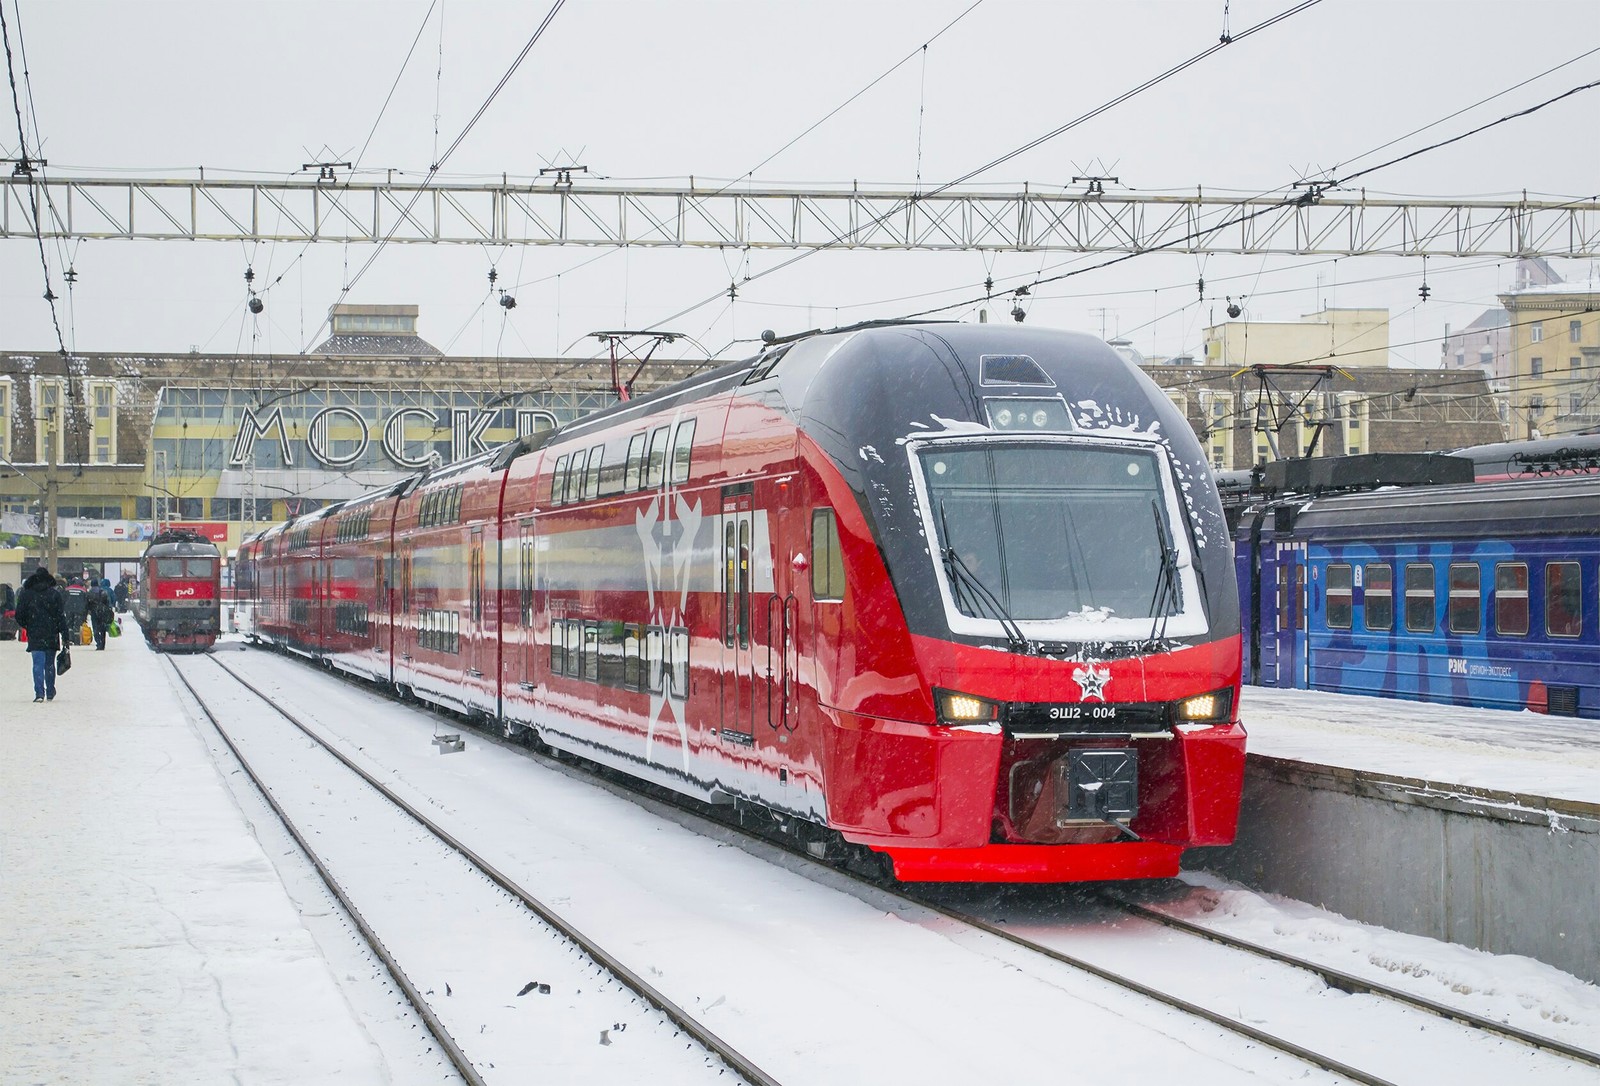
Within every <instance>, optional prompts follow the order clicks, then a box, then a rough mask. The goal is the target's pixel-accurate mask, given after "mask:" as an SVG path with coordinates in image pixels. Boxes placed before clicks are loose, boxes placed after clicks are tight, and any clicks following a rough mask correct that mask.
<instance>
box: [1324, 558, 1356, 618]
mask: <svg viewBox="0 0 1600 1086" xmlns="http://www.w3.org/2000/svg"><path fill="white" fill-rule="evenodd" d="M1354 615H1355V567H1354V566H1350V565H1346V564H1345V563H1343V562H1336V563H1334V564H1332V565H1330V566H1329V567H1328V629H1330V630H1348V629H1349V628H1350V625H1351V621H1352V619H1353V618H1354Z"/></svg>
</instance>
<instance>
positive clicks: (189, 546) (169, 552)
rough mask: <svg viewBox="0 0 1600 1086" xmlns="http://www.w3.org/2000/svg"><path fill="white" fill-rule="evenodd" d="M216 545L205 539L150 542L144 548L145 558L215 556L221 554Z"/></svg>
mask: <svg viewBox="0 0 1600 1086" xmlns="http://www.w3.org/2000/svg"><path fill="white" fill-rule="evenodd" d="M221 553H222V552H221V551H219V550H217V545H216V544H215V543H212V542H211V541H210V540H207V539H180V540H174V541H172V542H169V543H152V544H150V546H148V547H146V548H145V552H144V557H146V558H217V557H220V556H221Z"/></svg>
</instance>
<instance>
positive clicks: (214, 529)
mask: <svg viewBox="0 0 1600 1086" xmlns="http://www.w3.org/2000/svg"><path fill="white" fill-rule="evenodd" d="M162 527H164V528H166V529H168V530H170V531H175V532H194V533H195V534H196V535H199V536H202V537H204V538H206V539H209V540H211V542H213V543H226V542H227V541H228V525H227V524H226V523H224V522H223V521H220V520H174V521H169V522H167V523H166V524H164V525H163V526H162Z"/></svg>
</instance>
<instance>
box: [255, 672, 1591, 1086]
mask: <svg viewBox="0 0 1600 1086" xmlns="http://www.w3.org/2000/svg"><path fill="white" fill-rule="evenodd" d="M351 681H352V682H354V680H351ZM357 685H359V684H357ZM368 689H370V688H368ZM262 696H264V695H262ZM480 734H482V736H483V737H484V739H486V740H491V741H494V742H496V743H497V744H500V745H503V746H507V747H514V748H517V749H519V750H525V748H522V747H521V745H520V744H516V743H513V742H509V741H505V740H503V739H502V738H501V737H500V736H499V735H498V733H497V732H495V731H492V730H485V731H483V732H482V733H480ZM526 753H530V754H532V756H533V757H536V758H538V759H539V760H540V761H541V762H544V763H545V764H547V765H550V766H552V767H554V768H558V769H561V770H564V771H567V772H573V769H572V767H571V760H570V759H562V760H559V761H557V760H555V759H551V758H548V757H545V756H542V755H539V754H538V753H536V752H526ZM580 772H581V771H580ZM584 775H585V776H587V777H589V779H591V780H593V779H594V777H593V776H592V775H590V774H584ZM600 783H602V784H603V786H604V787H606V788H608V790H610V791H612V792H614V793H616V794H619V795H622V796H624V797H626V798H628V799H630V800H631V801H632V802H635V803H639V804H641V805H643V806H646V807H648V808H650V809H652V810H661V809H668V810H670V812H671V815H672V817H673V818H674V819H675V820H677V821H679V822H680V823H684V824H688V825H691V828H692V827H693V825H694V824H698V825H700V826H702V827H706V828H709V827H711V826H715V827H717V829H718V830H720V831H721V832H723V833H731V834H737V835H740V836H741V837H744V838H746V839H750V840H759V841H762V842H764V843H766V844H773V843H777V844H780V845H785V846H787V848H788V851H789V852H790V853H791V855H792V856H793V857H794V859H795V862H796V863H798V864H803V865H808V866H815V867H816V868H819V869H821V870H825V871H827V872H828V873H829V875H830V877H837V878H840V879H843V880H848V881H849V882H850V883H852V884H853V885H854V887H855V890H854V891H853V892H855V893H857V894H858V895H863V894H864V895H874V894H886V895H889V896H891V897H893V898H894V899H896V900H898V901H899V902H901V903H903V904H904V905H905V906H906V907H908V908H913V907H914V908H916V909H926V910H932V911H933V912H935V913H937V914H939V915H941V916H943V917H946V918H948V919H950V920H953V921H956V922H959V923H960V924H962V925H965V926H967V927H969V928H971V929H972V930H974V931H977V932H981V933H983V934H985V935H988V936H992V937H994V938H998V939H1001V940H1004V941H1006V942H1007V943H1010V944H1013V945H1015V946H1018V947H1022V948H1024V949H1026V950H1028V951H1029V952H1032V953H1035V954H1038V955H1041V956H1043V957H1045V958H1048V959H1050V960H1051V961H1054V962H1058V963H1061V964H1063V965H1066V966H1069V967H1071V968H1073V969H1076V970H1078V971H1080V972H1083V973H1086V974H1089V975H1091V976H1093V977H1095V978H1097V979H1099V980H1102V981H1104V982H1106V983H1109V984H1112V985H1115V986H1117V987H1119V988H1122V989H1124V990H1125V991H1128V992H1131V993H1135V994H1137V995H1138V996H1140V997H1143V998H1145V999H1149V1000H1152V1001H1155V1002H1157V1003H1159V1004H1161V1005H1163V1006H1166V1007H1169V1008H1172V1009H1174V1010H1177V1011H1179V1012H1181V1013H1183V1014H1185V1015H1188V1016H1191V1017H1194V1018H1198V1019H1200V1020H1203V1021H1205V1022H1208V1023H1210V1024H1212V1025H1215V1026H1217V1027H1219V1028H1221V1029H1225V1030H1227V1031H1229V1032H1230V1033H1233V1034H1236V1035H1238V1036H1241V1037H1243V1038H1246V1039H1247V1040H1249V1041H1250V1042H1253V1043H1255V1044H1258V1045H1262V1046H1265V1047H1267V1048H1270V1049H1272V1050H1274V1051H1276V1052H1280V1053H1283V1054H1285V1055H1287V1056H1290V1057H1293V1058H1294V1059H1296V1060H1299V1061H1303V1062H1304V1063H1306V1064H1309V1065H1311V1066H1313V1067H1317V1068H1320V1069H1322V1070H1324V1071H1327V1072H1330V1073H1333V1074H1336V1075H1339V1076H1342V1077H1344V1078H1346V1079H1348V1080H1350V1081H1354V1082H1360V1083H1365V1084H1369V1086H1395V1084H1396V1083H1398V1082H1402V1081H1404V1082H1410V1081H1432V1079H1415V1078H1411V1077H1406V1076H1400V1077H1386V1076H1385V1075H1384V1074H1381V1073H1378V1072H1376V1071H1374V1070H1373V1069H1371V1067H1369V1066H1363V1061H1361V1060H1355V1059H1349V1058H1345V1057H1344V1056H1342V1055H1340V1054H1339V1053H1338V1052H1337V1051H1330V1050H1329V1049H1336V1048H1337V1047H1338V1046H1336V1045H1330V1044H1327V1043H1320V1042H1315V1041H1307V1040H1305V1039H1300V1040H1297V1039H1295V1038H1294V1037H1293V1036H1289V1035H1286V1033H1292V1031H1285V1030H1280V1029H1275V1028H1273V1027H1271V1026H1270V1025H1264V1024H1261V1023H1259V1022H1253V1021H1247V1020H1245V1018H1244V1016H1243V1014H1242V1013H1229V1012H1226V1011H1222V1010H1218V1009H1217V1008H1216V1007H1215V1006H1212V1005H1210V1004H1209V1003H1208V1002H1206V1001H1205V1000H1202V999H1196V998H1192V997H1190V996H1185V995H1183V994H1180V993H1179V992H1175V991H1172V990H1168V989H1167V988H1166V987H1164V986H1163V985H1162V984H1161V983H1160V982H1158V981H1152V980H1150V979H1148V977H1145V978H1141V977H1140V976H1139V975H1136V974H1135V973H1134V972H1133V971H1129V970H1124V969H1119V968H1116V967H1113V966H1109V965H1107V964H1105V962H1104V960H1096V954H1094V953H1092V952H1082V951H1075V950H1072V949H1068V948H1064V947H1063V946H1060V945H1051V944H1052V943H1053V942H1055V941H1056V940H1055V939H1041V938H1039V937H1037V935H1035V934H1030V933H1028V932H1023V931H1019V930H1017V928H1016V926H1015V925H1014V924H1009V923H1007V922H1005V921H1003V920H999V921H997V920H996V918H995V917H994V916H986V915H983V913H982V912H981V911H977V910H974V909H971V908H963V907H960V906H951V905H948V904H945V903H941V902H940V901H938V900H936V899H935V897H934V896H930V895H929V894H927V893H924V892H920V891H918V890H916V889H907V888H906V887H903V886H892V885H885V884H884V883H883V882H882V881H881V880H872V879H869V878H864V877H862V876H860V875H859V874H852V873H850V872H847V871H841V870H840V869H839V868H838V867H837V866H834V865H829V864H824V863H821V862H820V861H818V860H817V859H816V858H815V856H813V855H811V854H809V853H807V852H806V851H805V850H804V848H803V847H802V846H800V845H799V844H798V843H796V842H793V841H787V840H784V839H781V838H779V839H776V840H775V838H774V837H773V836H772V835H770V834H763V833H759V832H755V831H753V830H751V829H750V828H749V827H747V826H742V825H740V824H738V822H737V821H736V820H734V821H730V820H728V819H725V818H711V817H710V815H711V814H713V813H714V812H712V811H708V810H707V809H705V808H703V807H701V806H699V805H695V804H692V803H685V802H682V801H680V800H678V799H677V798H676V797H674V796H672V795H671V794H670V793H665V792H662V791H660V790H656V789H649V788H646V789H643V790H641V789H639V788H637V787H635V786H634V785H632V784H630V783H627V782H625V781H624V780H623V779H621V778H617V777H615V776H613V775H609V774H606V775H604V776H603V778H602V780H601V781H600ZM1099 896H1100V899H1101V903H1102V907H1103V908H1105V909H1107V910H1109V911H1112V912H1114V913H1115V914H1116V915H1118V916H1122V917H1128V918H1133V919H1136V920H1137V921H1138V922H1141V923H1145V924H1149V925H1151V926H1152V930H1159V929H1156V928H1155V927H1154V925H1163V926H1165V927H1166V928H1167V929H1170V930H1171V931H1172V932H1176V933H1180V934H1181V935H1182V936H1183V937H1184V938H1187V939H1193V940H1194V941H1195V942H1196V943H1197V944H1198V943H1209V944H1214V945H1217V946H1221V947H1224V948H1226V949H1227V950H1229V951H1232V952H1235V953H1237V954H1238V955H1241V956H1243V955H1248V956H1250V957H1253V958H1258V959H1262V960H1266V961H1270V962H1272V963H1273V964H1274V965H1276V966H1281V967H1282V968H1284V969H1289V970H1295V971H1298V972H1299V973H1301V974H1305V975H1309V976H1312V977H1315V978H1316V979H1317V981H1318V982H1320V984H1322V985H1325V986H1326V987H1328V988H1331V989H1335V990H1337V991H1339V992H1343V993H1347V994H1353V995H1371V996H1376V997H1380V998H1382V999H1384V1000H1387V1001H1389V1002H1392V1003H1394V1004H1396V1005H1398V1006H1401V1007H1403V1008H1404V1009H1405V1011H1406V1012H1408V1013H1409V1012H1418V1013H1425V1014H1427V1015H1429V1016H1432V1017H1434V1018H1437V1019H1438V1020H1440V1021H1441V1022H1449V1023H1453V1024H1454V1026H1455V1027H1456V1028H1459V1029H1462V1030H1470V1031H1476V1032H1478V1033H1482V1034H1484V1035H1489V1036H1494V1037H1497V1038H1504V1039H1506V1040H1508V1041H1511V1042H1514V1044H1515V1045H1517V1046H1521V1047H1522V1048H1523V1049H1526V1051H1527V1052H1528V1053H1529V1054H1530V1058H1533V1059H1536V1060H1537V1059H1540V1058H1542V1059H1546V1060H1552V1061H1555V1062H1556V1064H1557V1065H1558V1067H1557V1069H1558V1070H1560V1069H1562V1068H1570V1069H1571V1070H1573V1071H1579V1072H1582V1073H1585V1074H1586V1073H1587V1071H1589V1070H1591V1069H1600V1054H1597V1053H1595V1052H1593V1051H1589V1050H1587V1049H1584V1048H1582V1047H1579V1046H1576V1045H1571V1044H1567V1043H1565V1042H1563V1041H1561V1040H1559V1039H1556V1038H1551V1037H1546V1036H1542V1035H1538V1034H1534V1033H1531V1032H1529V1031H1526V1030H1522V1029H1520V1028H1518V1027H1516V1026H1513V1025H1509V1024H1507V1023H1503V1022H1499V1021H1496V1020H1493V1019H1488V1018H1485V1017H1483V1016H1481V1015H1477V1014H1475V1013H1473V1012H1471V1011H1469V1010H1467V1009H1465V1008H1461V1007H1456V1006H1450V1005H1448V1004H1443V1003H1439V1002H1437V1001H1434V1000H1430V999H1427V998H1425V997H1422V996H1419V995H1416V994H1415V993H1411V992H1407V991H1405V990H1404V989H1401V988H1397V987H1394V986H1391V985H1386V984H1384V983H1382V982H1381V981H1379V980H1376V979H1373V978H1368V977H1359V976H1355V975H1353V974H1349V973H1346V972H1343V971H1340V970H1336V969H1332V968H1329V967H1327V966H1324V965H1320V964H1318V963H1316V962H1313V961H1309V960H1307V959H1304V958H1301V957H1298V956H1295V955H1291V954H1287V953H1284V952H1283V951H1280V950H1277V949H1275V948H1273V947H1270V946H1263V945H1260V944H1256V943H1251V942H1249V941H1246V940H1242V939H1239V938H1237V937H1234V936H1230V935H1225V934H1222V933H1219V932H1216V931H1213V930H1211V929H1208V928H1205V927H1204V926H1202V925H1198V924H1194V923H1192V922H1190V921H1186V920H1183V919H1182V918H1179V917H1174V916H1171V915H1170V914H1167V913H1164V912H1162V911H1161V910H1158V909H1153V908H1151V907H1149V906H1148V905H1144V904H1141V903H1139V902H1136V901H1133V900H1131V899H1128V898H1127V897H1125V896H1124V895H1123V894H1122V893H1121V892H1118V891H1108V892H1105V893H1102V894H1101V895H1099ZM1074 923H1075V924H1076V925H1077V926H1078V927H1080V928H1081V927H1082V926H1083V921H1082V918H1081V917H1079V918H1077V919H1076V920H1075V921H1074ZM1071 926H1072V925H1067V926H1066V927H1065V928H1063V932H1062V933H1057V934H1058V935H1063V937H1064V938H1065V939H1066V940H1067V941H1068V942H1071V941H1072V932H1070V931H1067V930H1066V928H1070V927H1071ZM1233 968H1235V969H1237V968H1238V966H1237V963H1235V964H1234V966H1233ZM1506 1080H1515V1079H1506ZM1555 1080H1556V1081H1568V1079H1567V1078H1566V1077H1564V1076H1562V1075H1557V1076H1556V1079H1555Z"/></svg>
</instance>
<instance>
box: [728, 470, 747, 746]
mask: <svg viewBox="0 0 1600 1086" xmlns="http://www.w3.org/2000/svg"><path fill="white" fill-rule="evenodd" d="M754 497H755V494H754V488H753V487H752V486H751V484H749V483H740V484H738V485H736V486H725V487H723V488H722V541H721V553H722V562H721V565H722V576H721V578H720V579H721V588H722V592H721V597H722V607H721V619H722V669H721V681H722V699H721V700H722V717H721V729H720V733H719V734H720V735H721V737H722V740H723V742H725V743H733V744H737V745H739V746H752V745H754V743H755V691H754V685H755V680H754V654H753V653H752V652H751V639H750V610H751V607H750V589H751V577H752V575H753V574H754V572H755V570H754V566H753V563H752V558H753V556H754V542H755V540H754V528H755V523H754V521H755V515H754Z"/></svg>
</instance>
